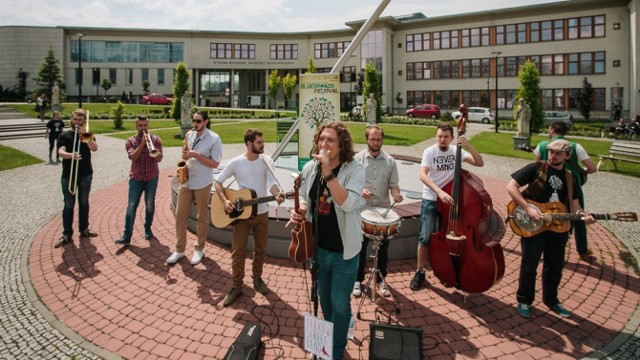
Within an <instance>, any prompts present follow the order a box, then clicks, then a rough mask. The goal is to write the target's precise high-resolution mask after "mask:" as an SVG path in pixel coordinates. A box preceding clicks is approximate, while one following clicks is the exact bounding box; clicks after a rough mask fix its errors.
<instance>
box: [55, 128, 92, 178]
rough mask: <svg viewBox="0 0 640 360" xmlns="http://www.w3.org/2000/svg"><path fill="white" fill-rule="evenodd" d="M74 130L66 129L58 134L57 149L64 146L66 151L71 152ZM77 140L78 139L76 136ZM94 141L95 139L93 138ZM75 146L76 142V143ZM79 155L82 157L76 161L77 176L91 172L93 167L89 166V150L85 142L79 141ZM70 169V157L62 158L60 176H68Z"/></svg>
mask: <svg viewBox="0 0 640 360" xmlns="http://www.w3.org/2000/svg"><path fill="white" fill-rule="evenodd" d="M74 133H75V132H74V131H66V132H63V133H62V134H60V136H58V149H60V148H61V147H63V146H64V147H65V149H66V151H67V152H70V153H71V152H73V138H74ZM77 141H80V137H79V136H78V139H77ZM94 141H95V140H94ZM76 146H78V144H77V143H76ZM80 156H82V159H81V160H79V161H78V176H84V175H91V174H93V167H92V166H91V150H90V149H89V146H87V144H85V143H83V142H80ZM70 170H71V159H63V160H62V178H63V179H65V178H68V177H69V171H70Z"/></svg>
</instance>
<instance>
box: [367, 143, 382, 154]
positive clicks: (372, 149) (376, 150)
mask: <svg viewBox="0 0 640 360" xmlns="http://www.w3.org/2000/svg"><path fill="white" fill-rule="evenodd" d="M367 147H368V148H369V152H372V153H377V152H380V149H382V145H377V146H376V145H374V146H371V145H367Z"/></svg>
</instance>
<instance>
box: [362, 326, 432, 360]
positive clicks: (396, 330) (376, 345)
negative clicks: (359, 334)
mask: <svg viewBox="0 0 640 360" xmlns="http://www.w3.org/2000/svg"><path fill="white" fill-rule="evenodd" d="M369 329H370V330H371V335H370V339H371V341H370V344H369V359H370V360H422V329H420V328H409V327H403V326H396V325H382V324H373V323H372V324H369Z"/></svg>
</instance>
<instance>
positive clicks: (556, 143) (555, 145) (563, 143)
mask: <svg viewBox="0 0 640 360" xmlns="http://www.w3.org/2000/svg"><path fill="white" fill-rule="evenodd" d="M547 149H552V150H556V151H563V152H566V153H567V154H571V151H572V148H571V143H570V142H568V141H567V140H564V139H558V140H553V141H552V142H550V143H549V145H547Z"/></svg>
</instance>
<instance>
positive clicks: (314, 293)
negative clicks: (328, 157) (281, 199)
mask: <svg viewBox="0 0 640 360" xmlns="http://www.w3.org/2000/svg"><path fill="white" fill-rule="evenodd" d="M319 176H322V175H321V166H320V163H319V162H318V167H317V172H316V179H318V180H317V189H316V199H315V207H314V209H313V238H314V239H316V241H315V243H316V249H315V251H314V252H313V256H312V257H311V258H310V259H309V272H311V302H312V303H313V316H315V317H316V318H317V317H318V303H319V301H318V236H319V235H320V234H319V230H318V229H319V226H318V202H319V201H320V182H321V180H320V178H319ZM316 179H314V182H315V181H316ZM312 186H313V185H312ZM312 358H313V359H314V360H315V359H316V355H315V354H313V357H312Z"/></svg>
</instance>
